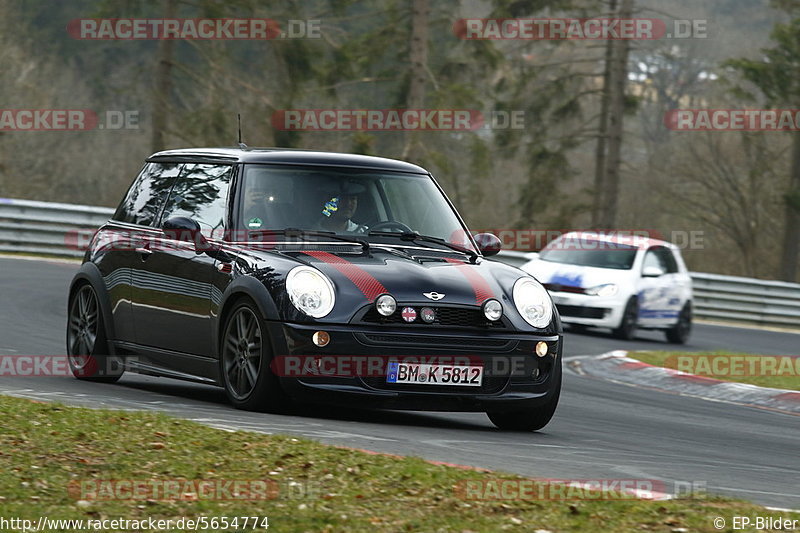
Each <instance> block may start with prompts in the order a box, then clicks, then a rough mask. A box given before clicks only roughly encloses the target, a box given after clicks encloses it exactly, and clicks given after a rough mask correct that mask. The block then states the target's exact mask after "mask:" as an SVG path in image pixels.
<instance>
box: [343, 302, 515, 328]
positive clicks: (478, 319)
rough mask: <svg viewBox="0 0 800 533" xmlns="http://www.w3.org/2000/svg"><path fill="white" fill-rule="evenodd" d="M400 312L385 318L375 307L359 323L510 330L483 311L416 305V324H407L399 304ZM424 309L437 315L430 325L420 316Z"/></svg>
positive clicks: (368, 310)
mask: <svg viewBox="0 0 800 533" xmlns="http://www.w3.org/2000/svg"><path fill="white" fill-rule="evenodd" d="M397 307H398V310H397V311H395V312H394V313H393V314H392V315H391V316H383V315H381V314H379V313H378V311H377V310H376V309H375V308H374V307H371V306H370V307H369V309H367V311H366V312H365V313H364V314H363V316H361V318H360V319H357V321H359V322H362V323H365V324H390V325H393V326H406V327H407V326H412V327H413V326H417V327H420V328H425V327H427V328H433V327H437V326H438V327H449V328H483V329H492V330H501V329H508V325H507V324H506V322H505V319H504V318H501V319H500V320H498V321H496V322H491V321H489V320H487V319H486V317H485V316H484V314H483V310H482V309H479V308H478V309H476V308H470V307H451V306H447V307H445V306H433V305H416V306H412V307H413V308H414V310H415V311H416V312H417V319H416V320H415V321H414V322H406V321H405V320H403V319H402V317H401V316H400V309H402V308H403V307H405V306H404V305H401V304H398V306H397ZM423 307H430V308H431V309H433V312H434V313H435V314H436V319H435V320H434V321H433V322H431V323H430V324H428V323H426V322H423V321H422V318H421V317H420V316H419V314H420V311H421V309H422V308H423Z"/></svg>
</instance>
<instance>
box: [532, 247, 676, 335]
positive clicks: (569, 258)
mask: <svg viewBox="0 0 800 533" xmlns="http://www.w3.org/2000/svg"><path fill="white" fill-rule="evenodd" d="M522 269H523V270H525V271H526V272H529V273H530V274H532V275H533V276H534V277H535V278H536V279H538V280H539V281H540V282H541V283H542V284H543V285H544V286H545V287H546V288H547V289H548V290H549V291H550V294H551V296H552V298H553V301H554V302H555V304H556V307H557V308H558V311H559V314H560V315H561V320H562V321H563V322H564V323H565V324H569V325H571V326H576V327H577V328H582V327H587V326H592V327H603V328H611V329H612V330H613V332H614V335H616V336H617V337H619V338H622V339H632V338H633V337H634V335H635V334H636V329H637V328H641V329H660V330H663V331H664V332H665V334H666V336H667V340H668V341H669V342H673V343H678V344H684V343H685V342H686V341H687V340H688V338H689V334H690V332H691V328H692V280H691V278H690V277H689V273H688V271H687V270H686V264H685V263H684V262H683V258H682V257H681V254H680V251H679V250H678V248H677V247H676V246H675V245H673V244H670V243H668V242H665V241H661V240H657V239H651V238H645V237H640V236H635V235H624V236H611V235H604V234H602V233H592V232H571V233H566V234H564V235H562V236H560V237H558V238H557V239H555V240H553V241H551V242H550V243H549V244H548V245H547V246H546V247H545V248H544V249H543V250H542V251H541V252H540V253H539V255H538V257H536V258H535V259H533V260H532V261H530V262H528V263H526V264H524V265H523V266H522Z"/></svg>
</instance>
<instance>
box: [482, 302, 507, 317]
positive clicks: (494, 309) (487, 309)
mask: <svg viewBox="0 0 800 533" xmlns="http://www.w3.org/2000/svg"><path fill="white" fill-rule="evenodd" d="M483 314H484V316H485V317H486V319H487V320H491V321H492V322H497V321H498V320H500V317H501V316H503V305H502V304H501V303H500V302H498V301H497V300H486V303H484V304H483Z"/></svg>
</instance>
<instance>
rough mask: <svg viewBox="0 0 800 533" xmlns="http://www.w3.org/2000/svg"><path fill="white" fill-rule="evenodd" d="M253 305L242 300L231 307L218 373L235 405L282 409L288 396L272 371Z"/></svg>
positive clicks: (269, 351) (248, 408)
mask: <svg viewBox="0 0 800 533" xmlns="http://www.w3.org/2000/svg"><path fill="white" fill-rule="evenodd" d="M266 330H267V328H266V326H265V324H264V321H263V319H262V318H261V316H260V313H259V311H258V309H257V308H256V306H255V305H253V304H252V303H251V302H250V301H249V300H242V301H241V302H239V303H238V304H236V306H235V307H234V308H233V309H232V310H231V312H230V313H229V314H228V318H227V319H226V321H225V327H224V328H222V330H221V331H222V336H221V337H220V351H219V353H220V375H221V378H222V379H221V380H222V384H223V386H224V387H225V393H226V394H227V395H228V400H229V401H230V402H231V404H233V406H234V407H236V408H237V409H244V410H246V411H262V412H273V413H279V412H285V411H286V410H287V408H288V407H289V404H290V402H289V398H288V396H287V395H286V393H285V392H284V391H283V388H282V387H281V385H280V383H279V381H278V378H277V377H276V376H275V374H274V373H273V372H272V369H271V368H270V363H271V362H272V349H271V347H270V343H269V339H268V337H267V335H266Z"/></svg>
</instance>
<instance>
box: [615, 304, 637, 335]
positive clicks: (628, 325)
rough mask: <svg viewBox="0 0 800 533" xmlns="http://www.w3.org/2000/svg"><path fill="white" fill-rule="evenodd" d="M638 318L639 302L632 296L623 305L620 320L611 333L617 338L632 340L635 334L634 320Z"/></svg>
mask: <svg viewBox="0 0 800 533" xmlns="http://www.w3.org/2000/svg"><path fill="white" fill-rule="evenodd" d="M638 318H639V303H638V302H637V301H636V298H635V297H632V298H631V299H630V300H628V303H627V305H625V311H623V312H622V320H620V323H619V326H618V327H616V328H614V329H613V330H612V333H613V335H614V336H615V337H616V338H618V339H623V340H626V341H629V340H632V339H633V338H634V337H635V336H636V320H637V319H638Z"/></svg>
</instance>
